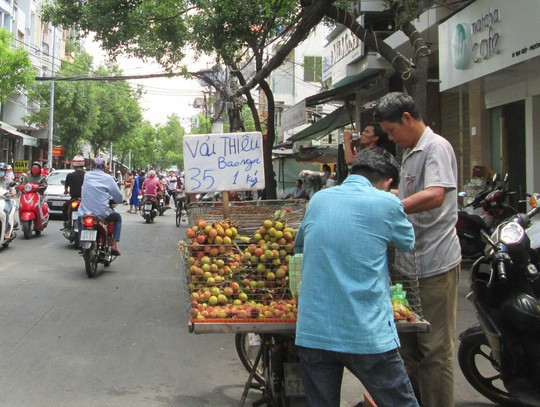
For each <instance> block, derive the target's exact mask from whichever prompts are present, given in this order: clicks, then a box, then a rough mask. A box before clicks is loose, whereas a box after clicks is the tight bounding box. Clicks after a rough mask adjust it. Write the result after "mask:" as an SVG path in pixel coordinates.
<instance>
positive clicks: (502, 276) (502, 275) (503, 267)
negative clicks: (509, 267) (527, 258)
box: [497, 261, 506, 281]
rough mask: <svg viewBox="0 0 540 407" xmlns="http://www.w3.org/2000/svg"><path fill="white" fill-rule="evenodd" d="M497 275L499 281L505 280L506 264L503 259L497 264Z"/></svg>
mask: <svg viewBox="0 0 540 407" xmlns="http://www.w3.org/2000/svg"><path fill="white" fill-rule="evenodd" d="M497 277H498V278H499V280H500V281H506V265H505V263H504V261H501V262H499V264H498V265H497Z"/></svg>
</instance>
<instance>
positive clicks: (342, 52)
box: [331, 33, 360, 64]
mask: <svg viewBox="0 0 540 407" xmlns="http://www.w3.org/2000/svg"><path fill="white" fill-rule="evenodd" d="M358 45H360V40H359V39H358V37H356V36H355V35H350V34H349V33H346V34H345V35H343V36H342V37H341V38H340V39H339V40H337V41H336V42H335V43H334V44H333V45H332V57H331V58H332V64H335V63H337V62H339V61H341V60H342V59H343V58H345V57H346V56H347V55H348V54H350V53H351V52H352V51H354V50H355V49H356V48H358Z"/></svg>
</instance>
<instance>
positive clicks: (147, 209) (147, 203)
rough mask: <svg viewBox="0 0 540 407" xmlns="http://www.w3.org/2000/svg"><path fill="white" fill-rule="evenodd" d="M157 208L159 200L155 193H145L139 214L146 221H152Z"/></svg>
mask: <svg viewBox="0 0 540 407" xmlns="http://www.w3.org/2000/svg"><path fill="white" fill-rule="evenodd" d="M158 210H159V201H158V198H157V196H156V195H151V194H145V195H144V197H143V200H142V202H141V216H142V217H143V218H144V220H145V222H146V223H151V222H154V218H155V217H156V216H157V214H158Z"/></svg>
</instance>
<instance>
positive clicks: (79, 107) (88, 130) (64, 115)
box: [25, 53, 99, 157]
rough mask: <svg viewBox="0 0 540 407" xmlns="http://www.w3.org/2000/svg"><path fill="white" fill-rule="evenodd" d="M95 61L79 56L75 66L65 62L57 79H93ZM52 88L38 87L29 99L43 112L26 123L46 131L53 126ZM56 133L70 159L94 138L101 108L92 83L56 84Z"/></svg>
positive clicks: (38, 111)
mask: <svg viewBox="0 0 540 407" xmlns="http://www.w3.org/2000/svg"><path fill="white" fill-rule="evenodd" d="M91 73H92V57H91V56H90V55H89V54H87V53H81V54H78V55H76V56H75V59H74V60H73V62H68V61H63V62H62V65H61V67H60V69H59V70H58V71H57V73H56V75H57V76H59V77H61V76H73V75H85V76H86V75H90V74H91ZM50 91H51V88H50V84H49V83H38V84H37V85H36V87H35V89H34V90H33V91H31V92H30V94H29V96H30V99H31V101H33V102H34V103H39V106H40V108H39V109H38V110H37V111H35V112H33V113H31V114H29V115H28V116H27V117H26V118H25V120H26V122H28V123H30V124H37V125H40V126H42V127H46V126H47V124H48V122H49V100H50ZM54 95H55V100H54V110H55V116H54V129H53V134H54V136H55V140H54V141H55V142H56V143H60V144H62V145H63V146H64V149H65V151H66V156H67V157H73V156H74V155H76V154H79V153H80V150H81V145H80V142H81V141H82V140H89V139H91V138H92V136H93V134H94V132H95V131H96V130H97V129H98V127H99V121H98V117H99V106H98V104H97V101H96V92H95V85H94V83H92V82H67V81H66V82H57V83H55V94H54Z"/></svg>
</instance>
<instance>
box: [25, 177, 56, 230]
mask: <svg viewBox="0 0 540 407" xmlns="http://www.w3.org/2000/svg"><path fill="white" fill-rule="evenodd" d="M41 188H42V187H41V186H40V185H39V184H32V183H31V182H27V183H25V184H24V185H20V186H19V190H20V191H21V192H22V194H21V198H20V208H19V217H20V219H21V227H22V231H23V235H24V238H25V239H30V238H31V237H32V232H35V234H36V235H40V234H41V232H42V231H43V229H45V228H46V227H47V224H48V223H49V206H48V205H47V202H45V201H43V203H42V202H41V196H40V194H39V192H38V191H39V190H40V189H41Z"/></svg>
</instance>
